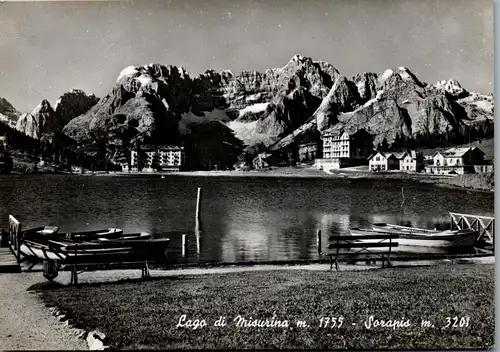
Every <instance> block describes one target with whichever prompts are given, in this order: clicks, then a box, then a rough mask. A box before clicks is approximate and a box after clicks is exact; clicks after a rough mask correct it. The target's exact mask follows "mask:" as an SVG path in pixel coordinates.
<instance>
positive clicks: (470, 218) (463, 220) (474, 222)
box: [450, 213, 495, 249]
mask: <svg viewBox="0 0 500 352" xmlns="http://www.w3.org/2000/svg"><path fill="white" fill-rule="evenodd" d="M468 228H472V229H474V230H478V231H479V235H478V237H477V241H478V242H484V243H485V244H487V245H488V246H491V248H492V249H494V248H495V242H494V239H495V218H494V217H491V216H481V215H471V214H461V213H450V229H451V230H462V229H468Z"/></svg>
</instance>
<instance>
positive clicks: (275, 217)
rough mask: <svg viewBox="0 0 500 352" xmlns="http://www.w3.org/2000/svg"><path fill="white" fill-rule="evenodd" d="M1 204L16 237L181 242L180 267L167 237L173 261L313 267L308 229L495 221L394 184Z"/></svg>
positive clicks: (124, 186) (18, 190) (32, 192)
mask: <svg viewBox="0 0 500 352" xmlns="http://www.w3.org/2000/svg"><path fill="white" fill-rule="evenodd" d="M197 187H202V189H203V197H202V198H203V199H202V213H201V219H202V231H201V234H200V236H199V237H198V238H199V241H197V236H196V235H195V209H196V193H197ZM403 197H404V202H403ZM0 202H1V203H0V228H4V229H8V215H9V214H13V215H14V216H15V217H16V218H17V219H18V220H20V221H21V222H22V223H23V228H25V229H26V228H29V227H35V226H44V225H57V226H60V232H72V231H88V230H96V229H101V228H107V227H119V228H122V229H123V230H124V231H125V232H139V231H146V232H151V233H154V234H156V236H161V234H162V233H166V232H169V231H180V232H182V233H187V234H188V238H189V250H190V252H191V255H190V257H189V258H187V259H182V258H181V257H180V251H181V235H180V234H174V235H170V236H169V237H170V238H171V239H172V246H171V249H170V251H169V255H170V258H171V259H172V260H173V261H174V262H186V261H189V262H196V261H201V262H207V261H222V262H237V261H253V260H259V261H266V260H294V259H317V254H316V251H317V250H316V231H317V230H321V231H322V233H323V236H324V237H325V238H326V236H328V235H329V234H332V233H337V234H338V233H340V234H348V232H349V228H351V227H369V225H370V224H371V223H373V222H389V223H396V224H408V225H412V226H417V227H427V228H434V227H437V228H438V229H444V228H448V227H449V215H448V213H449V212H450V211H451V212H462V213H468V214H478V215H485V216H494V207H493V203H494V195H493V194H492V193H482V192H470V191H467V190H457V189H449V188H444V187H438V186H435V185H431V184H418V183H414V182H412V181H401V180H384V181H380V180H346V179H307V178H300V179H299V178H296V179H293V178H256V177H234V178H230V177H186V176H168V177H166V178H164V179H162V178H160V177H159V176H125V177H106V176H103V177H91V176H70V175H0ZM198 248H199V252H200V253H199V255H196V252H197V250H198Z"/></svg>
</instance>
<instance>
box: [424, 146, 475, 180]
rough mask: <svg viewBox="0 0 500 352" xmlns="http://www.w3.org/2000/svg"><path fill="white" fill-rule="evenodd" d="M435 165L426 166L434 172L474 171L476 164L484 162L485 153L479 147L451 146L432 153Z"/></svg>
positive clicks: (457, 172) (429, 170)
mask: <svg viewBox="0 0 500 352" xmlns="http://www.w3.org/2000/svg"><path fill="white" fill-rule="evenodd" d="M432 159H433V165H428V166H426V167H425V170H426V172H429V173H434V174H449V173H452V174H453V173H454V174H464V173H466V172H474V165H483V164H484V153H483V151H481V150H480V149H479V148H477V147H469V148H450V149H448V150H445V151H443V152H439V151H438V152H435V153H434V154H433V155H432Z"/></svg>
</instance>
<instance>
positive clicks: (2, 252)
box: [0, 248, 21, 273]
mask: <svg viewBox="0 0 500 352" xmlns="http://www.w3.org/2000/svg"><path fill="white" fill-rule="evenodd" d="M0 272H1V273H19V272H21V267H20V266H19V263H18V261H17V258H16V256H15V255H14V254H13V253H12V252H11V251H10V249H9V248H0Z"/></svg>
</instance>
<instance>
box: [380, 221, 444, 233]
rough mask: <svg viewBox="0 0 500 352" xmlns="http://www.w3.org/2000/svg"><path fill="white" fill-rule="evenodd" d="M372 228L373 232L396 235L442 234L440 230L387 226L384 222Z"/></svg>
mask: <svg viewBox="0 0 500 352" xmlns="http://www.w3.org/2000/svg"><path fill="white" fill-rule="evenodd" d="M372 227H373V231H377V232H385V233H396V234H415V235H418V234H422V235H429V234H438V233H440V232H442V231H439V230H429V229H422V228H418V227H409V226H401V225H393V224H386V223H384V222H379V223H375V224H373V225H372Z"/></svg>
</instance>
